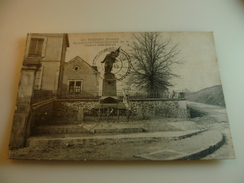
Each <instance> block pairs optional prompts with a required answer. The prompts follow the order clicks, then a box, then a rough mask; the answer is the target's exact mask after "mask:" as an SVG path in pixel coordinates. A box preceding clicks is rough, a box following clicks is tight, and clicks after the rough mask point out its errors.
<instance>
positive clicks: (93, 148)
mask: <svg viewBox="0 0 244 183" xmlns="http://www.w3.org/2000/svg"><path fill="white" fill-rule="evenodd" d="M9 158H11V159H32V160H119V161H121V160H155V161H159V160H201V159H204V160H208V159H233V158H235V154H234V149H233V143H232V138H231V132H230V129H229V122H228V117H227V112H226V108H225V101H224V95H223V91H222V85H221V79H220V75H219V69H218V60H217V56H216V52H215V45H214V38H213V33H212V32H126V33H123V32H121V33H81V34H38V33H30V34H28V35H27V40H26V50H25V53H24V58H23V66H22V69H21V78H20V84H19V90H18V99H17V104H16V111H15V116H14V121H13V127H12V134H11V139H10V144H9Z"/></svg>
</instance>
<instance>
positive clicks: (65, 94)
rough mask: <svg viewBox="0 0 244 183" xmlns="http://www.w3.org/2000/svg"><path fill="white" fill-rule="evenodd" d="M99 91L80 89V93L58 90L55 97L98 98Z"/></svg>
mask: <svg viewBox="0 0 244 183" xmlns="http://www.w3.org/2000/svg"><path fill="white" fill-rule="evenodd" d="M101 95H102V92H101V91H82V92H80V93H68V92H60V93H59V94H58V95H57V98H60V99H99V97H100V96H101Z"/></svg>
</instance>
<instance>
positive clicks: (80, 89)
mask: <svg viewBox="0 0 244 183" xmlns="http://www.w3.org/2000/svg"><path fill="white" fill-rule="evenodd" d="M98 77H99V72H98V71H97V67H96V66H91V65H90V64H88V63H87V62H86V61H84V60H83V59H82V58H80V57H79V56H76V57H75V58H73V59H72V60H70V61H69V62H67V63H65V65H64V74H63V82H62V92H61V96H60V98H94V97H98V96H99V78H98Z"/></svg>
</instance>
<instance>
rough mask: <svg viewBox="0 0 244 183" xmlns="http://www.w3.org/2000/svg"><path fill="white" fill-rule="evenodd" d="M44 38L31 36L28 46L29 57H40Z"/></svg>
mask: <svg viewBox="0 0 244 183" xmlns="http://www.w3.org/2000/svg"><path fill="white" fill-rule="evenodd" d="M43 43H44V39H41V38H31V42H30V47H29V56H30V57H40V56H41V55H42V48H43Z"/></svg>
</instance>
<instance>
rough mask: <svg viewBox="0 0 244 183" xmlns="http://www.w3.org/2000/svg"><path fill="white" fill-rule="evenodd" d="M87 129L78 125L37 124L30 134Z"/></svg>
mask: <svg viewBox="0 0 244 183" xmlns="http://www.w3.org/2000/svg"><path fill="white" fill-rule="evenodd" d="M88 132H89V131H88V130H87V129H84V128H83V127H81V126H79V125H44V126H37V127H35V128H34V130H33V131H32V136H35V135H46V134H74V133H77V134H79V133H88Z"/></svg>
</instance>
